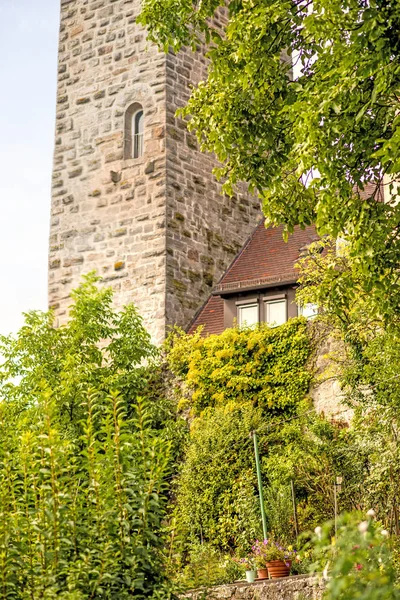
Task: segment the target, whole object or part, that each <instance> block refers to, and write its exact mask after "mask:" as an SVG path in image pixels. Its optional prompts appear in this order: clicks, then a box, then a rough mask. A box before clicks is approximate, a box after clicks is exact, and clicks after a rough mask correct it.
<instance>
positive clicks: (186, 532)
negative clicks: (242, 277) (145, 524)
mask: <svg viewBox="0 0 400 600" xmlns="http://www.w3.org/2000/svg"><path fill="white" fill-rule="evenodd" d="M309 331H310V326H309V325H307V324H306V321H305V320H304V319H292V320H291V321H289V322H288V323H286V324H285V325H282V326H280V327H277V328H270V327H268V326H267V325H262V326H260V327H258V328H256V329H238V328H235V329H230V330H226V331H225V332H224V333H223V334H221V335H214V336H209V337H207V338H202V337H201V335H200V332H199V331H198V332H197V333H195V334H194V335H186V334H184V333H183V332H179V331H177V332H175V333H173V335H172V337H171V338H170V340H169V342H168V353H167V360H168V363H169V365H170V368H171V370H172V371H173V372H174V373H175V375H176V378H177V379H176V383H175V387H176V390H177V394H178V395H179V397H180V398H181V404H180V405H181V409H182V410H184V411H185V412H186V414H187V417H188V419H189V421H190V436H189V440H188V442H187V444H186V448H185V455H184V460H183V463H182V465H181V468H180V471H179V475H178V477H177V479H176V481H175V485H176V493H175V500H174V503H173V506H172V507H171V510H172V520H171V526H170V531H171V544H170V557H171V562H172V565H173V569H174V570H175V571H177V572H183V573H184V572H187V573H190V582H191V583H193V581H194V580H195V579H196V569H197V570H198V572H197V576H198V578H199V579H198V581H200V579H201V576H200V571H201V568H205V566H204V565H205V564H206V563H207V560H208V561H210V562H211V561H212V560H217V557H219V558H218V561H219V562H218V565H220V564H221V561H222V562H224V560H225V561H228V562H227V564H228V565H229V560H228V558H227V557H229V555H232V554H237V555H239V556H243V555H245V553H246V552H248V551H249V549H250V548H251V544H252V542H253V541H254V540H255V539H256V538H258V537H260V536H261V535H262V528H261V520H260V509H259V499H258V487H257V478H256V470H255V462H254V447H253V440H252V436H251V433H252V431H257V434H258V439H259V448H260V454H261V457H262V474H263V482H264V489H265V498H266V503H265V508H266V513H267V519H268V528H269V531H274V533H275V534H276V536H277V537H279V539H281V540H284V541H286V542H287V543H291V542H293V541H294V540H295V532H294V518H293V511H292V499H291V492H290V482H291V480H293V481H294V482H295V487H296V494H297V501H298V516H299V525H300V527H301V531H304V530H307V529H310V528H314V527H315V526H316V525H318V524H319V523H320V522H322V521H324V520H326V519H329V518H332V517H333V508H334V499H333V486H332V482H333V481H334V478H335V476H336V474H337V473H343V472H346V475H347V473H348V474H349V475H348V477H347V484H348V487H347V492H346V494H345V495H344V496H343V497H342V500H341V502H342V506H343V507H346V508H352V507H354V498H355V497H356V495H357V486H358V484H359V480H358V479H357V478H354V477H353V475H352V473H353V471H352V468H351V461H352V457H351V453H350V451H349V452H348V451H347V450H348V433H347V430H346V429H343V428H341V427H337V426H335V425H334V424H332V423H329V422H328V421H326V420H325V419H324V418H323V417H321V416H317V415H316V414H315V413H314V412H313V410H312V407H311V405H310V401H309V400H308V398H307V393H308V389H309V384H310V381H311V379H312V369H311V366H312V360H311V338H310V334H309ZM350 490H352V492H353V494H352V493H351V492H350ZM200 546H201V547H203V546H204V548H203V550H202V552H201V553H200V554H201V556H202V558H203V562H201V561H199V560H197V559H196V553H195V549H196V548H197V549H198V550H197V554H198V553H199V552H200V550H199V547H200ZM221 552H222V553H225V559H221ZM200 554H199V557H200ZM201 565H203V567H201ZM218 565H216V570H218V572H220V567H218V569H217V566H218ZM219 577H221V575H220V576H219ZM227 577H228V575H227ZM181 580H182V577H181ZM184 582H186V584H187V585H190V582H189V579H188V580H187V581H186V580H184Z"/></svg>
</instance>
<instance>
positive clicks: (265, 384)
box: [167, 318, 312, 415]
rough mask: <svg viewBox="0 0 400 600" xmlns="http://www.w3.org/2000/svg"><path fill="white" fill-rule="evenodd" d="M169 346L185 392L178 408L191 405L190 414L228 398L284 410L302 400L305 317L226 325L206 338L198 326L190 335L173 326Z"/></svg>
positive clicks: (170, 358)
mask: <svg viewBox="0 0 400 600" xmlns="http://www.w3.org/2000/svg"><path fill="white" fill-rule="evenodd" d="M167 347H168V354H167V358H168V363H169V365H170V368H171V370H172V372H173V373H174V374H175V375H177V376H178V377H179V378H180V379H181V380H182V381H183V382H184V384H185V386H186V390H187V393H186V395H185V397H184V398H183V399H182V404H181V407H182V408H185V407H190V408H191V410H192V413H193V414H194V415H199V414H200V413H201V411H202V410H204V409H205V408H207V407H210V406H224V405H226V404H229V402H235V403H238V404H243V403H249V402H250V403H252V404H253V405H254V406H259V407H260V408H262V409H264V410H265V411H266V412H267V413H269V414H279V413H282V412H283V411H285V412H286V413H287V412H290V411H291V410H292V411H293V410H295V408H296V405H297V404H298V403H299V402H300V401H301V400H303V398H304V396H305V395H306V394H307V392H308V388H309V385H310V381H311V378H312V374H311V372H310V370H309V369H307V368H306V363H307V360H308V358H309V356H310V351H311V345H310V341H309V337H308V333H307V323H306V320H305V319H303V318H299V319H290V321H288V322H287V323H285V324H284V325H281V326H280V327H275V328H271V327H269V326H268V325H267V324H262V325H260V326H259V327H257V328H255V329H238V328H233V329H226V330H225V331H224V332H223V333H221V334H220V335H210V336H208V337H205V338H202V337H201V330H200V329H198V330H197V332H196V333H195V334H193V335H189V334H185V333H184V332H183V331H181V330H175V331H174V332H173V333H172V334H171V336H170V338H169V340H168V345H167Z"/></svg>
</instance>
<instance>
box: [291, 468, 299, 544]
mask: <svg viewBox="0 0 400 600" xmlns="http://www.w3.org/2000/svg"><path fill="white" fill-rule="evenodd" d="M290 487H291V490H292V502H293V517H294V529H295V532H296V538H298V537H299V522H298V520H297V504H296V494H295V492H294V483H293V479H291V480H290Z"/></svg>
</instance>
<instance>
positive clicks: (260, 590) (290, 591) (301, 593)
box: [184, 575, 324, 600]
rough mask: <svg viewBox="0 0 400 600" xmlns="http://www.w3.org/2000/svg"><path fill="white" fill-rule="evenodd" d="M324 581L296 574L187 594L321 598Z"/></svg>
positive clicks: (248, 599)
mask: <svg viewBox="0 0 400 600" xmlns="http://www.w3.org/2000/svg"><path fill="white" fill-rule="evenodd" d="M323 589H324V584H323V581H322V580H321V579H319V578H317V577H309V576H307V575H295V576H292V577H284V578H282V579H274V580H265V581H258V582H256V583H251V584H250V583H234V584H231V585H220V586H217V587H212V588H209V589H207V590H205V589H202V590H195V591H193V592H189V593H187V594H185V596H184V597H185V598H189V599H190V600H204V599H205V598H207V599H208V600H213V599H215V600H306V599H307V600H321V598H322V594H323Z"/></svg>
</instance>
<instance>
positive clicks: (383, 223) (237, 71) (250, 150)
mask: <svg viewBox="0 0 400 600" xmlns="http://www.w3.org/2000/svg"><path fill="white" fill-rule="evenodd" d="M222 7H225V9H226V12H225V16H226V20H225V21H224V18H223V17H221V15H220V16H219V19H218V24H219V27H220V29H218V31H217V30H216V27H215V24H214V21H213V16H214V15H216V13H217V11H221V12H222V10H223V9H222ZM399 14H400V11H399V2H398V0H370V1H365V0H313V1H312V2H311V1H310V0H305V1H304V0H229V1H228V2H225V0H204V1H202V2H196V1H194V0H193V1H192V0H164V1H163V2H160V1H159V0H144V3H143V12H142V15H141V22H142V23H144V24H145V25H146V26H147V27H148V29H149V35H150V39H152V40H155V41H156V42H157V43H158V44H159V45H160V46H161V47H163V48H164V49H165V50H166V51H167V50H168V49H169V48H171V47H172V48H173V49H174V50H175V51H176V50H178V49H180V48H181V47H182V46H186V45H191V46H192V47H193V48H194V49H197V50H200V48H202V41H203V40H204V36H205V39H206V40H212V46H211V49H210V51H209V58H210V68H209V72H208V78H207V80H206V81H202V82H201V83H200V84H199V85H198V87H197V88H195V89H194V91H193V93H192V97H191V99H190V101H189V103H188V106H187V107H186V108H185V109H184V111H183V114H184V115H185V116H188V117H190V121H189V127H190V128H191V129H195V130H196V131H197V134H198V138H199V141H200V144H201V147H202V149H203V150H205V151H209V152H214V153H215V154H216V155H217V157H218V159H219V160H220V162H221V163H222V167H221V168H219V169H217V170H216V171H217V175H218V176H222V177H224V178H226V179H225V185H224V188H225V190H226V191H227V192H228V193H232V191H233V188H234V186H235V184H236V183H237V182H238V181H245V182H247V183H248V184H249V185H250V188H251V189H253V190H257V192H258V193H259V195H260V198H261V200H262V201H263V211H264V214H265V216H266V218H267V222H268V223H269V224H275V225H276V224H283V225H284V228H285V230H286V231H287V232H290V231H293V227H294V226H295V225H301V226H303V225H306V224H311V223H315V224H316V226H317V230H318V232H319V233H320V234H327V233H328V234H330V235H332V236H333V237H337V236H340V235H343V234H344V233H345V235H346V238H347V239H348V241H349V248H350V253H351V256H352V257H353V259H354V261H355V262H356V263H357V265H358V268H359V273H360V283H361V284H362V287H363V289H364V290H365V291H368V292H369V293H370V294H372V295H374V296H377V297H380V298H383V297H384V296H385V295H386V296H388V295H389V292H390V291H392V292H393V293H392V294H391V295H390V300H391V304H392V306H391V311H393V310H395V309H396V310H397V309H398V306H399V303H398V298H399V293H398V292H399V285H400V284H399V281H398V277H397V269H398V255H399V250H400V247H399V244H400V240H399V236H398V235H397V231H398V226H399V221H400V205H399V203H398V202H397V200H396V198H397V194H398V193H399V191H398V186H397V185H396V184H395V183H393V182H394V181H396V179H398V175H399V172H400V144H399V142H400V127H399V126H400V114H399V111H398V96H399V94H398V91H399V86H400V42H399V37H398V30H399V26H400V17H399ZM221 23H222V25H221ZM289 57H291V59H290V58H289ZM282 58H283V60H282ZM292 63H293V70H294V72H295V77H294V78H293V77H292ZM385 175H386V179H385V184H386V192H387V193H388V196H389V197H390V198H391V201H390V202H386V203H383V202H377V201H376V200H377V198H378V196H379V186H380V184H381V183H382V181H383V178H384V176H385ZM367 183H371V184H372V185H371V186H366V184H367ZM326 293H329V289H327V290H326Z"/></svg>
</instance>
